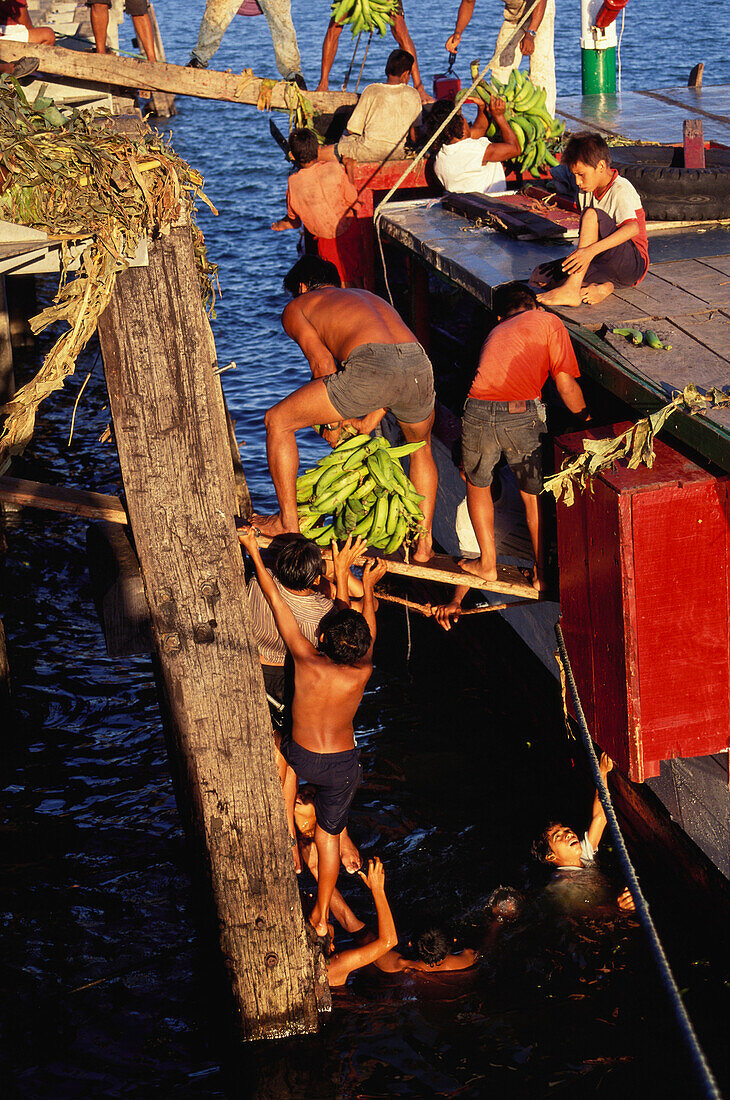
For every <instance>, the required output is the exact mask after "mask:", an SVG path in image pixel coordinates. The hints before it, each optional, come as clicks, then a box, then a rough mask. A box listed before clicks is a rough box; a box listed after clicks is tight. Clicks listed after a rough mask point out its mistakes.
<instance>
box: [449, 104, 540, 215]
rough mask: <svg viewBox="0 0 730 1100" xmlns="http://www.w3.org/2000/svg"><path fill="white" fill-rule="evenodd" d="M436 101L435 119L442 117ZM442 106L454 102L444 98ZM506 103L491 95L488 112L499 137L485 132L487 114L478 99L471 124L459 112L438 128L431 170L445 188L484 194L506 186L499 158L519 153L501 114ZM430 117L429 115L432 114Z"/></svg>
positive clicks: (511, 131)
mask: <svg viewBox="0 0 730 1100" xmlns="http://www.w3.org/2000/svg"><path fill="white" fill-rule="evenodd" d="M440 102H442V101H439V103H437V104H436V107H435V108H434V111H435V112H436V114H435V118H436V120H438V119H439V118H443V117H446V116H443V115H442V112H441V111H437V108H438V107H439V104H440ZM446 106H448V108H449V109H452V108H453V106H454V105H453V103H452V102H451V101H450V100H448V101H446ZM506 107H507V104H506V103H505V101H504V100H503V99H500V98H499V96H494V97H493V98H492V102H491V104H490V113H491V115H492V118H493V119H494V123H495V125H496V126H497V127H498V128H499V131H500V134H501V137H502V140H501V141H490V140H489V138H488V137H487V136H486V133H487V130H488V129H489V118H488V117H487V113H486V107H485V104H484V102H483V101H482V100H481V99H480V100H479V106H478V109H477V117H476V119H475V120H474V122H473V123H472V124H471V125H469V123H468V122H467V120H466V119H465V118H464V116H463V115H462V114H461V112H459V114H457V115H454V117H453V118H452V119H451V120H450V122H449V123H448V124H447V126H446V127H445V129H443V130H442V131H441V133H440V134H439V136H438V138H437V139H436V142H435V148H436V149H437V152H436V158H435V160H434V162H433V170H434V172H435V173H436V175H437V176H438V179H439V182H440V183H441V185H442V186H443V187H444V189H445V190H446V191H452V192H454V193H455V194H467V193H474V192H476V193H478V194H480V195H486V194H489V192H501V191H505V190H506V189H507V182H506V180H505V175H504V169H503V167H502V162H503V161H505V160H510V158H511V157H517V156H519V154H520V144H519V142H518V140H517V137H516V135H515V133H514V131H513V129H512V127H511V126H510V124H509V122H507V119H506V118H505V114H504V112H505V110H506ZM431 117H432V119H433V117H434V116H433V114H432V116H431Z"/></svg>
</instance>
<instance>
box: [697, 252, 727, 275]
mask: <svg viewBox="0 0 730 1100" xmlns="http://www.w3.org/2000/svg"><path fill="white" fill-rule="evenodd" d="M701 262H702V263H703V264H706V265H707V267H712V268H714V269H715V271H722V273H723V274H724V275H727V276H728V277H730V256H708V257H707V258H706V259H703V260H702V261H701Z"/></svg>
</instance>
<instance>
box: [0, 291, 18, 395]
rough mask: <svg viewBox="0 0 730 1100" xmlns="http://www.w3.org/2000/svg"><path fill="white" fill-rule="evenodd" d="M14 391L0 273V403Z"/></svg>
mask: <svg viewBox="0 0 730 1100" xmlns="http://www.w3.org/2000/svg"><path fill="white" fill-rule="evenodd" d="M14 393H15V373H14V371H13V343H12V340H11V337H10V313H9V310H8V299H7V297H6V295H5V276H4V275H2V274H0V405H4V404H5V402H6V401H9V400H10V398H11V397H12V396H13V394H14Z"/></svg>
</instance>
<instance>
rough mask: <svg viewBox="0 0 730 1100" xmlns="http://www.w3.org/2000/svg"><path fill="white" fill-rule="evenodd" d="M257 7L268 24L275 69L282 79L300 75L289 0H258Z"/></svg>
mask: <svg viewBox="0 0 730 1100" xmlns="http://www.w3.org/2000/svg"><path fill="white" fill-rule="evenodd" d="M259 7H260V8H261V10H262V12H263V13H264V15H265V16H266V22H267V23H268V24H269V30H270V31H271V41H272V42H273V45H274V56H275V57H276V67H277V69H278V70H279V72H280V73H281V75H282V76H283V77H284V80H293V79H294V77H295V76H301V75H302V59H301V57H300V56H299V46H298V45H297V35H296V31H295V30H294V24H293V23H292V18H291V0H259Z"/></svg>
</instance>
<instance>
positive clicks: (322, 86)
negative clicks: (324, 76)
mask: <svg viewBox="0 0 730 1100" xmlns="http://www.w3.org/2000/svg"><path fill="white" fill-rule="evenodd" d="M314 90H315V92H328V91H329V90H330V85H329V80H320V82H319V84H318V85H317V87H316V88H315V89H314Z"/></svg>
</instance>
